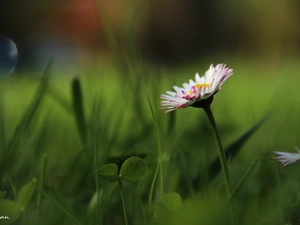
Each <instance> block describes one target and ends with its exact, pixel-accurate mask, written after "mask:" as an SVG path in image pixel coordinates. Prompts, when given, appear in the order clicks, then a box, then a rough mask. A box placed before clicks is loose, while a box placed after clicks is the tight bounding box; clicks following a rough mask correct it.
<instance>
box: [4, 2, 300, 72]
mask: <svg viewBox="0 0 300 225" xmlns="http://www.w3.org/2000/svg"><path fill="white" fill-rule="evenodd" d="M0 8H1V15H0V34H1V35H2V36H5V37H8V38H9V39H11V40H12V41H13V42H14V43H15V44H16V45H17V48H18V51H19V60H18V67H17V69H22V68H31V69H32V68H35V67H37V66H39V64H43V65H44V64H45V61H47V60H48V58H49V57H50V56H51V55H54V56H56V57H57V58H59V61H63V62H64V64H65V67H66V64H73V65H74V64H76V63H78V62H90V61H91V59H93V60H94V59H95V58H99V56H100V60H103V58H105V59H106V60H107V59H109V55H110V54H111V52H112V50H113V48H114V47H117V48H118V50H121V51H124V52H126V51H128V50H129V49H131V47H132V44H134V47H135V48H136V49H137V50H138V51H139V53H140V54H141V56H143V58H145V59H146V60H148V61H150V62H155V63H159V64H160V63H162V64H169V65H170V64H171V65H172V64H177V63H184V62H187V61H191V60H195V59H201V58H206V57H207V56H208V55H213V54H216V53H217V54H220V53H221V54H230V55H231V56H232V57H237V58H239V57H245V56H247V57H248V56H249V55H250V56H253V57H254V58H255V59H257V58H260V59H262V60H263V61H266V62H268V63H272V64H275V65H276V64H278V63H279V62H280V60H282V59H285V58H286V57H288V56H290V55H294V54H296V55H298V53H299V47H300V32H299V30H300V28H299V10H300V2H299V1H298V0H286V1H272V0H264V1H258V0H254V1H253V0H245V1H238V0H228V1H221V0H211V1H196V0H151V1H149V0H148V1H147V0H145V1H138V0H123V1H122V0H98V1H96V0H66V1H63V2H61V1H55V0H54V1H53V0H52V1H49V0H45V1H42V2H41V1H39V0H31V1H26V2H24V1H20V0H10V1H8V0H3V1H1V2H0ZM101 57H102V58H101Z"/></svg>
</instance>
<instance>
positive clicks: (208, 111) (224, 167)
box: [203, 105, 232, 199]
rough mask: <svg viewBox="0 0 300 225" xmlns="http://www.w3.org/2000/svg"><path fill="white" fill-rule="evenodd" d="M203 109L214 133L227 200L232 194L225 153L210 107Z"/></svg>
mask: <svg viewBox="0 0 300 225" xmlns="http://www.w3.org/2000/svg"><path fill="white" fill-rule="evenodd" d="M203 109H204V111H205V113H206V115H207V117H208V119H209V122H210V124H211V126H212V128H213V131H214V135H215V139H216V142H217V145H218V150H219V157H220V162H221V166H222V171H223V178H224V183H225V186H226V191H227V195H228V199H229V198H230V196H231V193H232V187H231V180H230V175H229V170H228V165H227V160H226V156H225V152H224V149H223V146H222V142H221V138H220V134H219V131H218V128H217V124H216V121H215V118H214V116H213V113H212V111H211V108H210V106H209V105H207V106H205V107H203Z"/></svg>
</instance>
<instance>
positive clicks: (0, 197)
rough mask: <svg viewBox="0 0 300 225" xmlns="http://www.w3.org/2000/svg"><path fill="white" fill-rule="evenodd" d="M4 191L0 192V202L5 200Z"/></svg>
mask: <svg viewBox="0 0 300 225" xmlns="http://www.w3.org/2000/svg"><path fill="white" fill-rule="evenodd" d="M5 195H6V191H0V201H1V200H3V199H4V198H5Z"/></svg>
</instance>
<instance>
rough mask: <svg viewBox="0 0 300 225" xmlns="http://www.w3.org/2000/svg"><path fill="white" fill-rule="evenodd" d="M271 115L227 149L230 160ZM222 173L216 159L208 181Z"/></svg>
mask: <svg viewBox="0 0 300 225" xmlns="http://www.w3.org/2000/svg"><path fill="white" fill-rule="evenodd" d="M270 115H271V113H268V114H267V115H265V116H264V117H263V118H262V119H261V120H260V121H258V122H257V123H256V124H255V125H254V126H253V127H251V128H250V129H249V130H247V131H246V132H245V133H244V134H243V135H241V136H240V137H239V138H238V139H236V140H235V141H234V142H233V143H232V144H230V145H229V146H228V147H227V148H225V155H226V158H227V159H228V158H229V157H230V158H231V159H233V158H234V157H235V156H236V155H237V154H238V153H239V152H240V151H241V149H242V147H243V146H244V144H245V143H246V142H247V141H248V140H249V138H250V137H251V136H252V135H253V134H254V133H255V132H256V131H257V130H258V128H259V127H260V126H261V125H262V124H263V123H264V122H265V121H266V119H267V118H269V116H270ZM220 171H221V166H220V162H219V159H218V158H217V157H216V159H215V160H214V161H213V162H212V163H211V164H210V165H209V167H208V181H209V182H210V181H211V180H213V179H214V178H215V177H216V176H217V175H218V174H219V172H220Z"/></svg>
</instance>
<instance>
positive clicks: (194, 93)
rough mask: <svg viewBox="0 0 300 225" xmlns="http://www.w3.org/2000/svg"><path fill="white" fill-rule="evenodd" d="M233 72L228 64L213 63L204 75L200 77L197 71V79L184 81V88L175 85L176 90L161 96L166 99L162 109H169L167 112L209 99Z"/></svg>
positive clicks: (162, 103)
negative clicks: (214, 64)
mask: <svg viewBox="0 0 300 225" xmlns="http://www.w3.org/2000/svg"><path fill="white" fill-rule="evenodd" d="M232 74H233V70H232V69H230V68H228V67H227V68H226V64H218V65H217V66H216V67H214V66H213V65H211V66H210V67H209V69H208V70H207V71H206V72H205V75H204V76H202V77H200V76H199V74H198V73H196V76H195V81H193V80H190V81H189V83H184V84H183V87H182V88H180V87H177V86H174V87H173V88H174V90H175V91H176V92H173V91H167V92H166V93H167V94H162V95H161V96H160V97H161V98H162V99H164V100H163V101H161V105H162V106H163V108H162V109H167V111H166V113H168V112H171V111H173V110H175V109H178V108H184V107H187V106H192V105H193V104H194V103H196V102H199V101H201V100H205V99H208V98H209V97H211V96H213V95H214V94H216V93H217V92H218V91H219V90H220V89H221V86H222V84H223V83H224V82H225V81H226V80H227V79H228V78H229V77H230V76H231V75H232Z"/></svg>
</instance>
